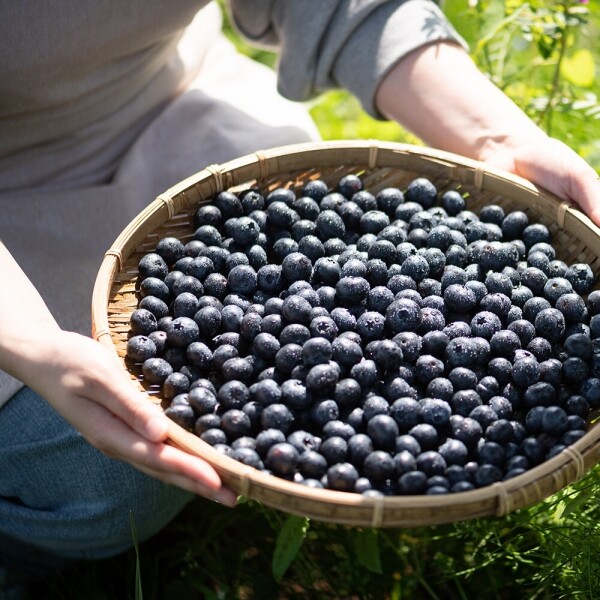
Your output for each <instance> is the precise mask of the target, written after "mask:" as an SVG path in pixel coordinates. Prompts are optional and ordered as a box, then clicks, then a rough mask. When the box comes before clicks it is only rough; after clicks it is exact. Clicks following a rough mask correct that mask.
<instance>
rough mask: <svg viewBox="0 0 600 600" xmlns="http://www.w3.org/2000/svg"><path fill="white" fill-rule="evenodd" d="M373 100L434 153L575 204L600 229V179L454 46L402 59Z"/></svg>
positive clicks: (430, 48)
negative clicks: (502, 173)
mask: <svg viewBox="0 0 600 600" xmlns="http://www.w3.org/2000/svg"><path fill="white" fill-rule="evenodd" d="M375 100H376V105H377V107H378V109H379V111H380V112H381V114H382V115H384V116H386V117H387V118H389V119H394V120H396V121H398V122H399V123H401V124H402V125H403V126H404V127H406V128H408V129H410V130H411V131H413V132H414V133H415V134H416V135H417V136H419V137H420V138H421V139H422V140H423V141H424V142H426V143H427V144H429V145H430V146H432V147H435V148H440V149H442V150H447V151H449V152H455V153H457V154H461V155H463V156H467V157H470V158H474V159H477V160H481V161H483V162H485V163H486V164H489V165H490V166H494V167H497V168H501V169H504V170H506V171H510V172H512V173H514V174H516V175H520V176H521V177H524V178H525V179H527V180H529V181H531V182H532V183H534V184H535V185H537V186H538V187H540V188H543V189H545V190H547V191H549V192H551V193H553V194H554V195H556V196H558V197H559V198H561V199H563V200H569V201H572V202H575V203H576V204H578V205H579V206H580V207H581V208H582V210H583V211H584V212H585V213H587V215H588V216H589V217H590V218H591V219H592V221H594V223H595V224H596V225H598V226H600V180H599V179H598V175H597V174H596V172H595V171H594V169H592V167H591V166H589V165H588V164H587V163H586V162H585V161H584V160H583V159H582V158H581V157H580V156H579V155H578V154H577V153H576V152H574V151H573V150H572V149H570V148H569V147H567V146H566V145H565V144H563V143H561V142H559V141H558V140H555V139H552V138H549V137H548V136H547V135H546V134H545V133H544V132H543V131H542V130H541V129H540V128H539V127H538V126H537V125H536V124H535V123H534V122H533V121H532V120H531V119H530V118H529V117H528V116H527V115H526V114H525V113H524V112H523V111H522V110H521V109H520V108H518V107H517V106H516V105H515V104H514V102H512V100H510V99H509V98H508V96H506V95H505V94H504V93H503V92H502V91H501V90H499V89H498V88H497V87H496V86H495V85H493V84H492V82H491V81H490V80H489V79H488V78H487V77H486V76H485V75H484V74H483V73H482V72H481V71H479V69H477V67H476V66H475V64H474V63H473V61H472V60H471V58H470V57H469V55H468V54H467V53H466V52H465V50H464V49H463V48H461V47H459V46H457V45H456V44H452V43H446V42H439V43H435V42H434V43H432V44H428V45H426V46H423V47H421V48H418V49H416V50H415V51H413V52H411V53H410V54H408V55H407V56H405V57H404V58H402V59H401V60H400V61H399V62H398V63H397V64H396V65H395V66H394V68H393V69H391V70H390V72H389V73H388V74H387V75H386V77H385V78H384V80H383V81H382V82H381V84H380V86H379V88H378V90H377V94H376V98H375Z"/></svg>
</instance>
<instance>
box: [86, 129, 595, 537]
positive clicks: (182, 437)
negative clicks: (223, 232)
mask: <svg viewBox="0 0 600 600" xmlns="http://www.w3.org/2000/svg"><path fill="white" fill-rule="evenodd" d="M332 153H333V155H334V156H332ZM350 154H351V155H352V161H353V163H352V164H356V165H361V166H364V167H365V168H376V167H377V168H378V167H388V166H389V167H390V168H394V162H395V161H398V160H411V159H415V160H417V161H425V160H427V161H432V162H434V163H436V164H437V165H440V166H441V167H442V168H445V169H448V172H449V173H452V174H453V175H456V174H458V173H459V178H463V179H464V178H465V177H466V178H467V179H468V180H469V183H472V184H473V185H474V186H475V187H476V188H477V189H479V190H487V189H492V190H495V189H496V188H499V189H504V187H506V184H509V185H510V186H511V187H512V188H514V189H518V190H520V192H521V193H523V194H526V195H527V196H528V197H530V198H531V199H532V200H533V199H535V201H540V202H545V203H549V206H551V207H552V208H553V209H555V211H556V219H557V222H558V223H559V226H560V227H561V228H564V229H567V230H569V231H571V232H572V231H575V232H587V235H591V236H595V237H597V238H598V239H600V228H598V227H596V226H595V225H594V224H593V223H592V221H591V220H590V219H589V218H588V217H587V216H586V215H585V214H583V212H582V211H581V210H580V209H578V208H577V207H576V206H575V205H574V204H573V203H569V202H564V201H562V200H560V199H558V198H557V197H556V196H554V195H552V194H550V193H549V192H547V191H545V190H543V189H542V188H540V187H538V186H536V185H534V184H533V183H531V182H530V181H528V180H526V179H524V178H522V177H519V176H517V175H514V174H512V173H508V172H506V171H502V170H501V169H497V168H494V167H490V166H488V165H486V164H484V163H482V162H480V161H476V160H473V159H468V158H465V157H462V156H459V155H457V154H453V153H450V152H445V151H439V150H435V149H431V148H426V147H420V146H414V145H410V144H401V143H394V142H379V141H376V140H364V141H360V140H356V141H355V140H340V141H332V142H326V141H324V142H317V143H314V142H307V143H301V144H292V145H287V146H279V147H276V148H270V149H267V150H263V151H258V152H255V153H252V154H247V155H245V156H242V157H239V158H236V159H233V160H231V161H228V162H225V163H222V164H220V165H210V166H208V167H206V168H204V169H202V170H201V171H198V172H197V173H195V174H194V175H192V176H190V177H188V178H186V179H184V180H183V181H181V182H179V183H177V184H176V185H174V186H172V187H171V188H169V189H168V190H166V191H165V192H163V193H162V194H160V195H159V196H158V197H157V198H156V199H155V200H154V201H153V202H152V203H151V204H149V205H148V207H147V208H146V209H144V210H143V211H142V212H141V213H140V214H139V215H138V216H137V217H136V218H135V219H133V220H132V221H131V222H130V223H129V224H128V226H127V227H126V228H125V229H124V230H123V231H122V232H121V234H120V235H119V236H118V237H117V238H116V240H115V242H114V243H113V244H112V246H111V248H110V249H109V250H108V251H107V252H106V254H105V257H104V259H103V261H102V264H101V266H100V269H99V271H98V275H97V278H96V282H95V285H94V291H93V299H92V333H93V337H94V338H95V339H96V340H98V341H100V342H101V343H103V344H104V345H105V346H107V347H108V348H110V349H111V350H112V351H113V352H115V353H116V346H115V344H114V342H113V339H112V335H111V331H110V326H109V321H108V314H107V311H106V309H107V305H108V304H109V298H110V294H111V286H112V284H113V282H114V278H115V276H116V275H117V274H118V273H119V272H120V271H121V270H122V268H123V266H124V264H125V261H126V260H127V258H128V257H129V255H130V254H131V253H132V252H133V250H132V249H130V252H129V253H127V252H126V249H127V248H128V247H129V246H130V245H131V246H132V247H135V245H137V244H136V243H135V240H136V236H138V237H139V236H140V233H139V232H140V227H139V225H140V223H148V222H151V223H156V224H157V226H158V224H160V223H162V222H164V221H166V220H168V219H171V218H172V217H173V216H175V215H177V214H178V213H180V212H182V211H184V210H186V209H189V208H190V207H191V206H193V205H196V204H199V203H201V202H203V201H208V200H209V199H210V197H211V196H213V195H214V194H216V193H218V192H219V191H222V190H225V189H230V188H233V187H235V186H236V185H240V184H242V183H245V182H246V181H249V180H253V179H266V178H267V177H269V176H272V175H275V174H277V173H280V172H285V169H286V168H289V167H290V165H293V163H294V162H295V161H297V160H298V159H299V158H301V159H302V160H307V159H308V163H307V162H305V163H303V168H310V167H311V166H314V167H319V166H323V164H322V162H323V159H324V157H325V156H327V155H328V156H329V158H330V159H331V160H332V161H333V160H335V161H336V162H337V163H343V164H349V163H346V162H344V160H342V159H343V158H346V159H347V158H348V157H349V156H350ZM311 161H312V162H314V163H315V164H314V165H312V164H310V163H311ZM251 174H253V177H249V175H251ZM451 177H452V175H450V178H451ZM192 196H194V197H196V199H195V200H192ZM123 368H125V366H123ZM132 383H133V384H135V382H132ZM169 440H170V442H171V443H172V444H174V445H176V446H178V447H180V448H183V449H184V450H186V451H189V452H191V453H193V454H196V455H199V456H201V457H202V458H204V459H205V460H207V461H208V462H210V463H211V464H212V465H213V467H215V469H216V470H217V472H218V473H219V474H220V475H221V477H222V478H223V479H224V481H226V482H231V483H233V484H235V486H236V487H237V490H236V491H238V492H240V493H242V495H246V496H249V497H258V498H259V499H261V500H262V501H264V502H265V504H270V505H271V506H275V507H276V508H280V509H282V510H285V511H287V512H291V513H293V512H296V513H297V514H304V515H306V514H307V512H306V511H300V510H298V511H295V509H294V507H293V506H290V504H289V503H288V502H286V498H288V496H290V495H294V496H296V497H297V498H299V499H300V500H302V501H305V502H307V503H308V504H309V506H310V511H312V512H311V514H308V515H307V516H312V517H313V518H317V519H322V520H328V521H334V522H347V520H346V519H345V517H343V518H342V517H333V518H332V517H331V516H330V517H327V516H326V515H323V514H322V513H321V511H320V505H321V504H322V503H326V504H327V503H329V502H332V501H333V502H336V503H338V504H340V505H342V506H346V507H351V508H357V509H359V508H360V509H365V511H366V513H368V514H366V516H363V517H362V518H361V519H360V521H359V522H358V523H356V522H353V521H351V520H350V524H359V525H370V526H375V527H380V526H396V525H398V524H401V525H412V524H417V525H418V524H430V523H442V522H448V521H446V520H444V515H443V514H441V515H438V516H437V517H435V516H434V517H431V516H430V517H429V519H428V520H427V521H426V522H423V523H419V522H418V519H417V520H416V521H415V519H413V518H411V511H415V510H428V509H429V510H431V511H432V512H436V511H443V509H445V508H447V507H448V505H449V502H453V503H455V504H459V503H460V504H465V505H467V504H470V503H473V504H483V503H485V502H487V503H488V504H489V507H488V509H487V512H486V513H485V514H486V515H492V514H495V515H496V516H502V515H505V514H507V513H509V512H511V511H512V510H515V509H517V508H522V507H524V506H528V505H531V504H533V503H534V502H536V501H539V500H542V499H543V498H545V497H547V496H549V495H550V494H542V495H540V493H539V483H538V482H539V481H540V480H544V479H547V478H551V479H552V480H553V483H554V487H557V488H558V489H562V488H563V487H565V486H566V485H568V484H570V483H574V482H575V481H577V480H578V479H580V478H581V477H583V475H584V474H585V473H586V472H587V471H588V470H589V468H591V466H592V465H593V464H595V463H596V462H597V460H599V459H600V450H599V449H598V448H600V424H595V425H592V426H591V427H590V429H589V431H587V432H586V434H585V435H584V436H583V437H582V438H581V439H579V440H578V441H577V442H575V443H574V444H572V445H570V446H568V447H567V449H566V450H564V451H563V452H560V453H559V454H557V455H556V456H554V457H552V458H551V459H548V460H546V461H544V462H543V463H541V464H539V465H537V466H534V467H532V468H531V469H528V470H527V471H525V472H524V473H523V474H520V475H518V476H516V477H514V478H511V479H508V480H506V481H503V482H498V483H495V484H493V485H490V486H485V487H482V488H478V489H475V490H471V491H466V492H461V493H460V494H444V495H439V496H437V495H433V496H427V495H413V496H386V497H382V498H370V497H364V496H362V495H360V494H356V493H349V492H338V491H334V490H321V489H314V488H309V487H307V486H303V485H300V484H297V483H293V482H289V481H286V480H284V479H282V478H279V477H276V476H273V475H269V474H266V473H263V472H261V471H259V470H257V469H254V468H252V467H247V466H246V465H243V464H242V463H240V462H238V461H236V460H234V459H232V458H229V457H227V456H224V455H223V454H221V453H219V452H218V451H216V450H214V449H213V448H212V447H211V446H210V445H209V444H207V443H206V442H203V441H202V440H201V439H200V438H199V437H197V436H195V435H194V434H193V433H191V432H188V431H186V430H184V429H183V428H182V427H180V426H179V425H177V424H176V423H174V422H172V423H170V424H169ZM265 489H266V490H267V491H269V492H273V493H274V494H275V495H278V496H281V498H277V499H273V498H271V497H269V496H268V494H267V495H265V494H261V491H264V490H265ZM529 489H532V490H533V493H534V494H536V496H539V497H536V498H535V499H534V502H531V496H530V495H529V493H528V492H527V490H529ZM558 489H557V490H555V491H558ZM551 493H554V492H551ZM310 511H309V512H310ZM397 511H405V512H406V515H404V516H402V515H401V516H399V517H398V516H396V517H394V519H393V521H386V516H387V515H388V513H389V514H392V513H393V512H397ZM475 516H478V515H475ZM481 516H484V515H481ZM324 517H325V518H324ZM336 518H337V520H336ZM464 518H470V517H468V516H465V517H464ZM454 520H456V519H454Z"/></svg>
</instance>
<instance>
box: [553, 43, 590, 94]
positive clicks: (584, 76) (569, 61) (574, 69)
mask: <svg viewBox="0 0 600 600" xmlns="http://www.w3.org/2000/svg"><path fill="white" fill-rule="evenodd" d="M595 72H596V65H595V64H594V57H593V55H592V53H591V52H590V51H589V50H586V49H581V50H576V51H575V52H573V55H572V56H565V57H564V58H563V61H562V64H561V73H562V74H563V77H565V79H567V80H568V81H570V82H571V83H572V84H574V85H578V86H580V87H591V86H592V85H593V83H594V74H595Z"/></svg>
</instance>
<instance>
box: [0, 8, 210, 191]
mask: <svg viewBox="0 0 600 600" xmlns="http://www.w3.org/2000/svg"><path fill="white" fill-rule="evenodd" d="M206 3H207V1H206V0H175V1H171V2H164V1H163V0H122V1H118V2H117V1H115V0H80V1H78V2H64V1H59V0H56V1H52V0H42V1H39V0H19V2H13V1H12V0H0V15H1V18H0V40H1V41H0V48H1V58H0V192H2V191H13V190H20V189H24V188H25V189H27V188H36V187H53V186H54V187H58V188H60V187H61V186H65V185H88V184H94V183H100V182H102V180H106V179H107V178H108V177H110V174H111V171H112V169H113V168H114V166H115V164H116V162H117V161H118V158H119V156H120V154H121V153H122V152H123V151H124V150H125V149H126V147H127V145H128V144H129V143H130V142H131V140H132V139H133V138H134V137H135V136H136V135H137V132H138V131H139V130H140V129H141V127H143V125H144V123H145V122H146V121H147V120H148V119H149V118H151V117H152V116H153V114H154V113H155V111H156V110H158V109H160V107H161V106H163V105H164V103H165V102H167V101H168V100H169V99H171V98H172V97H173V96H174V95H175V94H176V93H177V91H178V90H179V89H180V88H181V86H182V85H183V84H184V82H185V79H186V77H187V74H186V68H187V65H184V64H181V60H180V59H179V57H178V55H177V53H176V52H175V49H176V47H177V44H178V42H179V40H180V38H181V36H182V35H183V32H184V30H185V28H186V27H187V26H188V24H189V23H190V22H191V21H192V19H193V17H194V15H195V14H196V13H197V12H198V10H199V9H200V8H201V7H202V6H203V5H205V4H206ZM202 44H203V40H201V39H199V40H198V46H199V54H201V53H202Z"/></svg>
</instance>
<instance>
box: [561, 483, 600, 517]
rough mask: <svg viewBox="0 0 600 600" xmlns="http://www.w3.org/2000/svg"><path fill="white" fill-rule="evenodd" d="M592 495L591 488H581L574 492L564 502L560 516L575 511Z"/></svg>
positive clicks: (565, 515)
mask: <svg viewBox="0 0 600 600" xmlns="http://www.w3.org/2000/svg"><path fill="white" fill-rule="evenodd" d="M592 495H593V490H592V489H587V490H582V491H581V492H578V493H577V494H575V496H574V497H573V498H572V499H571V500H568V501H567V502H566V504H565V507H564V508H563V510H562V513H561V515H560V516H561V518H563V519H564V518H565V517H568V516H569V515H570V514H572V513H574V512H577V511H578V510H579V508H580V507H581V506H582V505H583V504H585V503H586V502H587V501H588V500H590V498H591V497H592Z"/></svg>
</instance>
